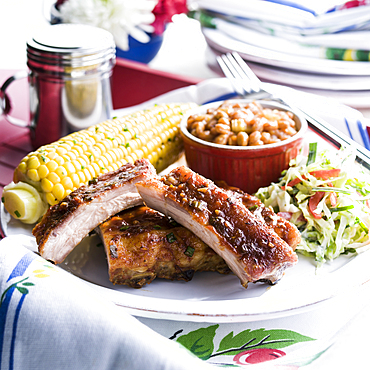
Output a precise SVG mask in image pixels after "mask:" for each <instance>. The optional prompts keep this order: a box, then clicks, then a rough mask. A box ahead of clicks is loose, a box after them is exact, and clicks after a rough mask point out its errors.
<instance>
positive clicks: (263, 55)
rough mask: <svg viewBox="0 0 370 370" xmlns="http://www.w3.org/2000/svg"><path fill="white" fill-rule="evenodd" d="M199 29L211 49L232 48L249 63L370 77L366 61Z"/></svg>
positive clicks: (312, 71)
mask: <svg viewBox="0 0 370 370" xmlns="http://www.w3.org/2000/svg"><path fill="white" fill-rule="evenodd" d="M202 32H203V35H204V37H205V39H206V41H207V43H208V45H209V46H210V47H211V48H213V49H215V50H217V51H219V52H221V53H227V52H232V51H236V52H238V53H239V54H240V56H241V57H242V58H243V59H245V60H246V61H249V62H255V63H261V64H264V65H267V66H273V67H279V68H284V69H287V70H293V71H301V72H306V73H307V72H308V73H318V74H328V75H336V76H370V63H369V62H351V61H342V60H330V59H320V58H308V57H304V56H299V55H292V54H288V53H284V52H279V51H274V50H267V49H264V48H263V47H258V46H254V45H250V44H247V43H244V42H241V41H239V40H236V39H234V38H232V37H230V36H228V35H226V34H225V33H223V32H220V31H218V30H217V29H211V28H205V27H203V28H202Z"/></svg>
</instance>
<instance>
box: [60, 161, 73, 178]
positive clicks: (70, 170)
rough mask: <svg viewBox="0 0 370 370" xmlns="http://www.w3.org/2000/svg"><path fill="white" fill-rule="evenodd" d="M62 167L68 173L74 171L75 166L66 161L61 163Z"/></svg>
mask: <svg viewBox="0 0 370 370" xmlns="http://www.w3.org/2000/svg"><path fill="white" fill-rule="evenodd" d="M63 167H64V168H65V170H66V171H67V174H68V175H70V174H72V173H75V172H76V169H75V166H74V165H73V164H72V163H71V162H66V163H64V164H63Z"/></svg>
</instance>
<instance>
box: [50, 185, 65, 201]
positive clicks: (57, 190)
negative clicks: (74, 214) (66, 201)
mask: <svg viewBox="0 0 370 370" xmlns="http://www.w3.org/2000/svg"><path fill="white" fill-rule="evenodd" d="M52 194H53V195H54V196H55V198H56V199H57V200H58V201H59V200H62V199H63V198H64V187H63V185H62V184H55V185H54V187H53V190H52Z"/></svg>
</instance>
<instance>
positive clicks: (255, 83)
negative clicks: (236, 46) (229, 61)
mask: <svg viewBox="0 0 370 370" xmlns="http://www.w3.org/2000/svg"><path fill="white" fill-rule="evenodd" d="M231 56H232V57H233V58H234V60H235V61H236V63H237V64H238V66H239V68H240V70H241V71H242V75H241V76H242V77H243V75H247V77H248V79H249V81H250V88H251V89H252V90H253V91H255V92H259V91H261V84H262V82H261V80H260V79H259V78H258V77H257V76H256V74H255V73H254V72H253V71H252V70H251V68H250V67H249V65H248V64H247V63H246V62H245V61H244V60H243V59H242V57H241V56H240V55H239V54H238V53H237V52H235V51H234V52H233V53H232V54H231Z"/></svg>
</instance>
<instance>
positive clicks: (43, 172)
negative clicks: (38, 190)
mask: <svg viewBox="0 0 370 370" xmlns="http://www.w3.org/2000/svg"><path fill="white" fill-rule="evenodd" d="M37 172H38V173H39V177H40V179H43V178H45V177H46V176H47V175H48V174H49V169H48V168H47V167H46V165H44V164H42V165H41V166H40V167H39V168H38V169H37Z"/></svg>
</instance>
